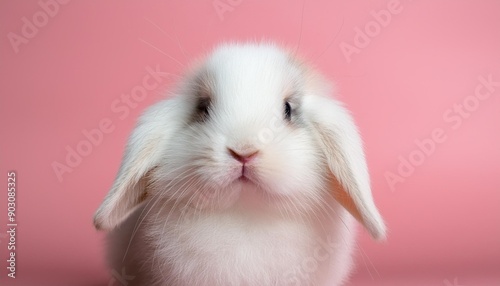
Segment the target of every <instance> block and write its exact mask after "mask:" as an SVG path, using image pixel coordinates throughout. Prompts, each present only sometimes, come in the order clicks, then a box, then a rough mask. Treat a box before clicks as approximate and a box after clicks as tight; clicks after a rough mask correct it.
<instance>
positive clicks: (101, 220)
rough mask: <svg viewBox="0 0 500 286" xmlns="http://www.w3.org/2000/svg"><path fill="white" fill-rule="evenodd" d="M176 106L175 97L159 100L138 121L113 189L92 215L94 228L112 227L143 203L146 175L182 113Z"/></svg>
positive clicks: (155, 164)
mask: <svg viewBox="0 0 500 286" xmlns="http://www.w3.org/2000/svg"><path fill="white" fill-rule="evenodd" d="M180 105H182V103H181V102H179V100H178V98H173V99H167V100H163V101H160V102H159V103H157V104H155V105H153V106H152V107H150V108H149V109H148V110H146V112H144V114H143V115H142V116H141V117H140V118H139V121H138V123H137V125H136V127H135V129H134V131H133V132H132V134H131V135H130V137H129V140H128V143H127V146H126V149H125V154H124V156H123V160H122V164H121V166H120V170H119V171H118V175H117V177H116V179H115V181H114V183H113V186H112V187H111V190H110V191H109V193H108V194H107V195H106V197H105V199H104V201H103V202H102V204H101V206H100V207H99V209H98V210H97V211H96V213H95V215H94V225H95V227H96V228H97V229H105V230H109V229H112V228H114V227H115V226H116V225H118V224H119V223H120V222H122V221H123V220H125V219H126V218H127V217H128V215H130V214H131V213H132V212H133V211H134V209H135V207H137V206H138V205H139V204H140V203H141V202H142V200H144V198H145V196H146V185H147V174H148V172H149V171H150V170H152V169H153V168H154V167H155V166H157V164H158V162H159V160H160V159H161V152H162V150H164V148H165V145H166V144H167V143H168V140H169V138H170V137H171V136H172V134H173V133H174V131H175V130H176V129H177V127H178V126H179V123H180V121H181V120H182V119H181V118H182V113H183V112H184V113H185V111H184V110H183V109H184V108H182V106H180Z"/></svg>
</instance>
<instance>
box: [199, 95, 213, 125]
mask: <svg viewBox="0 0 500 286" xmlns="http://www.w3.org/2000/svg"><path fill="white" fill-rule="evenodd" d="M196 114H197V117H198V121H201V122H203V121H205V120H207V119H208V117H209V115H210V99H209V98H200V99H199V100H198V104H197V105H196Z"/></svg>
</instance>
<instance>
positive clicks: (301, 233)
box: [94, 42, 386, 286]
mask: <svg viewBox="0 0 500 286" xmlns="http://www.w3.org/2000/svg"><path fill="white" fill-rule="evenodd" d="M333 95H334V87H333V85H332V84H331V83H329V81H327V80H326V79H325V78H324V77H323V76H322V75H320V74H319V73H318V72H316V71H315V70H314V69H313V68H312V67H311V66H310V65H309V64H307V63H306V62H305V61H303V60H301V59H300V58H298V57H297V56H296V55H295V53H294V52H292V51H291V50H287V49H286V48H283V47H281V46H279V45H277V44H273V43H271V42H260V43H257V42H248V43H224V44H221V45H219V46H217V47H215V48H214V49H213V50H212V51H211V53H210V54H208V55H207V56H206V57H205V58H203V59H202V60H198V61H196V62H195V63H194V64H193V65H192V66H191V68H190V69H188V71H187V72H186V74H185V75H184V76H183V79H182V80H181V81H180V82H179V83H178V85H177V86H176V87H175V88H174V89H173V91H172V96H169V97H168V98H166V99H162V100H161V101H159V102H157V103H156V104H154V105H152V106H151V107H149V108H148V109H147V110H146V111H145V112H144V113H143V115H142V116H141V117H140V118H139V120H138V123H137V125H136V127H135V129H134V130H133V132H132V134H131V136H130V138H129V140H128V143H127V146H126V150H125V154H124V157H123V160H122V163H121V166H120V169H119V172H118V175H117V177H116V179H115V181H114V183H113V185H112V187H111V190H110V191H109V193H108V194H107V195H106V197H105V198H104V201H103V202H102V204H101V205H100V207H99V208H98V210H97V211H96V213H95V215H94V225H95V227H96V228H97V229H98V230H106V231H108V232H109V234H108V250H109V251H108V256H109V260H110V263H111V267H112V269H113V270H114V272H113V273H114V274H116V275H115V276H117V277H115V278H114V279H115V280H116V281H121V282H122V284H123V283H126V284H124V285H170V286H187V285H189V286H193V285H209V286H212V285H242V286H243V285H247V286H257V285H259V286H260V285H276V286H281V285H315V286H318V285H319V286H321V285H342V284H343V283H345V282H346V280H347V279H348V277H349V274H350V273H351V272H352V270H353V267H354V263H353V258H352V256H353V249H354V247H355V243H356V242H355V237H356V221H358V222H360V223H361V224H362V225H363V226H364V227H365V228H366V229H367V230H368V232H369V233H370V234H371V235H372V237H373V238H374V239H376V240H382V239H384V238H385V235H386V227H385V224H384V222H383V219H382V217H381V215H380V214H379V212H378V210H377V208H376V206H375V204H374V201H373V198H372V194H371V189H370V181H369V174H368V170H367V164H366V161H365V157H364V151H363V146H362V141H361V138H360V135H359V133H358V130H357V127H356V125H355V123H354V121H353V118H352V116H351V115H350V113H349V111H348V110H347V109H346V107H344V105H343V104H342V103H341V102H339V101H338V100H336V99H334V98H333V97H332V96H333ZM118 274H119V275H118ZM118 276H119V277H118ZM122 280H123V281H122Z"/></svg>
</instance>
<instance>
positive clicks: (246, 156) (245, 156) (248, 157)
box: [227, 148, 259, 164]
mask: <svg viewBox="0 0 500 286" xmlns="http://www.w3.org/2000/svg"><path fill="white" fill-rule="evenodd" d="M227 150H228V151H229V154H231V156H232V157H233V158H234V159H236V160H238V161H239V162H241V163H243V164H245V163H248V162H250V161H252V160H253V159H254V158H255V157H257V154H258V153H259V151H258V150H257V151H251V152H247V153H238V152H236V151H234V150H233V149H231V148H227Z"/></svg>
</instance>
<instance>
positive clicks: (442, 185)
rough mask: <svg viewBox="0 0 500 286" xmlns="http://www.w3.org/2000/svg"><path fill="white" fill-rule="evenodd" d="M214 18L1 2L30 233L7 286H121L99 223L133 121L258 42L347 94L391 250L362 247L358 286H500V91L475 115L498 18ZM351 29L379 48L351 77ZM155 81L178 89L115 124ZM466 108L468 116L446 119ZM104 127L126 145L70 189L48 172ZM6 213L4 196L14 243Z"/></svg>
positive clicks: (5, 166)
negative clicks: (220, 52)
mask: <svg viewBox="0 0 500 286" xmlns="http://www.w3.org/2000/svg"><path fill="white" fill-rule="evenodd" d="M41 2H42V3H45V2H51V1H49V0H41ZM195 2H196V4H195ZM213 2H217V1H212V0H206V1H152V0H151V1H135V2H131V1H69V3H67V4H60V5H59V4H58V7H59V8H58V11H57V12H54V13H52V14H53V16H48V17H47V19H46V20H47V21H46V23H44V22H43V21H44V18H43V15H42V14H43V13H45V12H40V11H44V10H43V8H42V7H41V6H40V4H38V1H2V2H1V4H0V23H1V25H0V35H1V40H0V57H1V58H0V96H1V97H0V116H1V117H0V119H1V120H0V122H1V123H0V128H1V129H0V134H1V140H0V152H1V153H0V184H1V185H2V186H6V184H7V171H8V170H16V171H17V177H18V184H17V187H18V193H17V200H18V209H17V221H18V224H19V226H18V229H17V235H18V240H17V247H18V251H17V254H18V257H17V258H18V263H17V277H18V278H16V279H15V280H12V279H7V278H6V274H7V272H6V267H5V266H6V261H5V260H6V259H7V251H6V246H7V245H6V243H7V239H6V237H5V236H1V235H0V255H1V261H2V262H1V263H0V264H1V266H2V267H0V284H1V285H94V286H97V285H121V284H120V283H119V282H116V281H115V282H113V281H111V280H110V279H112V278H110V277H111V275H110V272H109V271H107V270H106V267H105V263H104V259H103V252H104V248H103V237H104V236H103V234H102V233H98V232H96V231H95V230H94V228H93V226H92V224H91V218H92V215H93V212H94V211H95V209H96V208H97V206H98V205H99V203H100V202H101V200H102V198H103V197H104V195H105V194H106V192H107V191H108V188H109V187H110V185H111V183H112V181H113V179H114V176H115V174H116V172H117V169H118V166H119V162H120V159H121V155H122V151H123V147H124V144H125V141H126V138H127V136H128V134H129V132H130V131H131V128H132V127H133V124H134V122H135V120H136V118H137V116H138V115H139V114H140V113H141V111H142V110H143V109H144V108H146V107H147V106H149V105H150V104H152V103H153V102H155V101H157V100H159V98H160V97H161V94H162V92H163V91H164V90H165V89H168V88H169V87H171V85H172V83H173V82H175V80H176V79H177V77H178V75H179V74H181V73H182V71H183V68H184V66H185V65H186V64H188V63H189V61H190V59H192V58H194V57H197V56H199V55H201V54H203V53H204V52H205V51H207V50H208V49H209V48H211V47H213V46H214V45H216V44H217V43H220V42H222V41H226V40H252V39H257V40H260V39H263V38H264V39H271V40H275V41H277V42H279V43H283V44H285V45H288V46H291V47H296V46H298V51H299V53H301V54H302V55H304V57H306V58H307V59H309V60H310V61H311V62H313V63H314V64H316V66H317V67H318V68H319V69H320V70H321V71H322V72H323V73H325V74H326V75H327V76H328V77H329V78H330V79H332V80H335V81H336V82H337V83H338V86H339V89H340V95H339V97H340V99H341V100H343V101H345V102H346V103H347V104H348V106H349V108H350V109H351V110H352V112H353V113H354V116H355V118H356V120H357V122H358V124H359V126H360V129H361V131H362V134H363V137H364V140H365V142H366V152H367V157H368V162H369V167H370V172H371V176H372V186H373V192H374V196H375V199H376V202H377V204H378V206H379V208H380V210H381V212H382V215H383V216H384V217H385V219H386V221H387V224H388V226H389V236H388V240H387V241H386V242H385V243H376V242H373V241H372V240H371V239H370V238H369V237H368V235H367V233H366V232H364V231H362V232H361V235H360V240H359V243H360V247H359V251H358V253H357V257H358V262H359V263H358V268H357V272H356V275H355V276H354V277H353V280H352V282H351V284H350V285H398V286H400V285H445V286H448V285H463V286H476V285H500V270H499V269H500V173H499V172H500V86H497V87H495V89H494V90H493V92H491V95H490V97H489V98H487V99H483V100H476V101H474V100H475V99H474V98H473V97H474V95H475V90H476V86H478V85H479V84H480V81H479V80H478V77H479V76H481V75H482V76H484V77H486V78H487V77H488V75H491V78H492V79H493V81H497V82H499V81H500V2H499V1H494V0H492V1H456V0H453V1H451V0H449V1H444V0H443V1H430V0H429V1H423V0H422V1H411V0H401V1H394V0H393V1H388V0H377V1H359V0H358V1H314V2H312V1H305V5H304V4H303V3H304V2H303V1H299V0H297V1H285V0H282V1H248V0H242V1H236V0H232V1H227V2H228V3H232V4H233V6H230V7H231V9H230V10H228V11H226V12H225V13H223V14H222V15H218V13H217V11H216V10H215V8H214V6H213ZM220 2H221V3H226V1H225V0H220ZM391 3H393V4H391ZM397 3H399V4H397ZM228 5H229V4H228ZM388 5H389V6H391V5H396V7H397V11H399V12H398V13H395V14H392V16H391V20H390V22H389V23H384V24H385V26H381V25H380V24H375V22H373V21H374V19H375V18H374V16H373V15H372V14H371V13H370V12H371V11H375V12H378V11H380V10H382V9H384V10H387V9H388V8H387V7H388ZM54 7H55V6H52V8H54ZM37 13H38V14H37ZM34 15H38V16H37V17H39V18H37V19H35V20H36V21H38V22H37V23H39V24H40V23H41V24H45V25H44V26H43V27H40V28H39V29H38V31H37V32H36V33H34V35H30V34H27V35H28V36H30V37H31V38H27V43H21V44H19V46H17V48H18V51H17V53H16V51H15V50H16V48H15V47H14V46H13V45H12V43H11V42H10V40H9V33H15V34H17V35H19V36H23V32H22V28H23V25H24V22H23V17H26V18H27V19H28V20H29V21H30V22H33V16H34ZM35 18H36V17H35ZM356 27H358V28H360V29H365V27H367V28H369V29H372V30H370V31H369V33H371V35H372V36H371V37H369V42H368V43H364V45H363V47H361V48H360V49H359V51H358V52H359V53H355V54H352V55H351V56H350V58H349V59H350V61H348V58H347V57H346V56H345V55H344V54H343V52H342V50H341V43H346V44H350V45H353V46H354V45H355V42H354V41H355V37H356V30H355V29H356ZM377 27H381V28H380V30H377ZM301 31H302V32H301ZM25 32H26V31H25ZM10 35H12V34H10ZM330 43H331V44H330ZM358 44H360V43H358ZM361 44H363V43H361ZM344 45H345V44H344ZM358 46H359V45H358ZM148 66H150V67H153V68H154V67H156V66H159V69H160V70H161V71H163V72H168V73H171V74H172V76H171V77H170V78H168V79H163V81H161V82H160V86H159V87H158V88H156V89H154V90H153V91H150V92H148V94H147V97H146V98H145V99H144V100H143V101H141V102H137V103H136V104H137V106H136V107H135V108H129V111H130V114H128V116H124V118H123V119H120V118H119V117H118V115H119V114H117V113H115V112H113V109H112V108H111V105H112V104H116V103H114V101H116V100H119V99H120V96H121V94H123V93H127V94H130V92H131V90H132V89H133V88H134V87H136V86H138V85H139V86H140V85H141V83H142V79H143V77H144V76H145V75H146V74H147V71H146V67H148ZM485 91H487V89H484V88H483V89H482V90H481V92H485ZM462 103H466V104H468V106H469V108H471V109H470V110H469V111H467V114H464V115H457V114H459V113H453V111H450V110H453V108H454V105H455V104H462ZM474 103H477V106H474ZM471 106H472V107H471ZM450 112H451V113H450ZM445 113H447V114H448V116H452V115H453V116H454V117H453V118H454V120H461V122H460V123H457V122H458V121H457V122H455V121H451V120H452V119H451V118H448V120H447V119H445V118H443V115H444V114H445ZM457 116H458V117H457ZM105 118H108V119H109V120H110V121H111V122H112V124H113V126H114V130H113V131H112V132H111V133H108V134H104V136H103V140H102V142H100V144H97V145H96V146H93V148H92V150H91V152H90V154H89V155H88V156H86V157H84V158H83V159H82V161H81V162H80V163H79V164H78V166H75V167H74V168H72V172H71V173H65V174H63V175H62V181H59V180H58V178H57V176H56V174H55V172H54V170H53V168H52V164H53V162H56V161H57V162H59V163H65V157H66V154H67V150H66V147H67V146H69V147H70V148H73V149H75V148H76V147H77V145H78V144H79V143H80V142H82V141H85V140H86V139H85V136H84V135H83V133H82V132H83V131H84V130H91V129H95V128H98V126H99V122H100V121H101V120H103V119H105ZM435 129H440V130H441V132H442V133H443V134H444V135H443V137H444V136H445V138H446V140H444V142H441V143H435V150H431V152H429V154H428V155H425V157H418V156H419V154H423V153H422V152H421V151H419V147H418V146H417V145H416V143H415V140H421V141H422V140H424V141H426V142H428V141H429V140H431V139H430V138H432V133H433V130H435ZM412 154H413V155H412ZM400 156H402V158H406V160H410V159H408V158H409V157H410V156H416V157H414V158H413V159H411V160H412V161H413V162H414V163H415V164H414V165H418V166H415V169H414V170H413V172H409V173H411V174H404V175H407V177H402V179H403V180H404V181H403V182H399V183H397V184H395V185H393V188H391V186H390V184H389V183H388V182H387V180H386V177H385V176H386V174H387V172H392V173H394V174H396V175H398V174H399V175H401V173H398V166H399V164H400ZM422 158H423V159H424V160H423V162H422V160H421V161H418V160H419V159H422ZM415 160H416V161H415ZM420 163H421V164H420ZM410 164H412V163H410ZM1 189H2V190H5V187H2V188H1ZM6 200H7V195H6V194H5V193H2V194H1V195H0V202H1V205H0V221H1V225H0V227H1V229H2V233H4V231H5V225H6V219H7V210H6Z"/></svg>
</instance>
